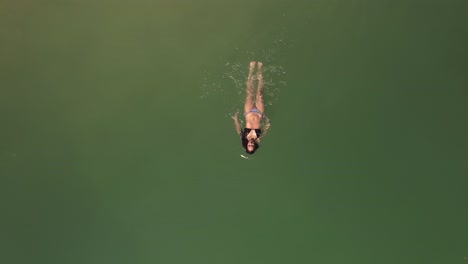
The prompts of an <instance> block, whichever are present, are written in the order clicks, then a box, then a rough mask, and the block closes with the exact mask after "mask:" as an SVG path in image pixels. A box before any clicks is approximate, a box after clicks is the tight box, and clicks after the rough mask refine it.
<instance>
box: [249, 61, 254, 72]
mask: <svg viewBox="0 0 468 264" xmlns="http://www.w3.org/2000/svg"><path fill="white" fill-rule="evenodd" d="M254 68H255V61H251V62H250V66H249V71H250V72H253V70H254Z"/></svg>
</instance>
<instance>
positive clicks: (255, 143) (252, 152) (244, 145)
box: [242, 137, 260, 155]
mask: <svg viewBox="0 0 468 264" xmlns="http://www.w3.org/2000/svg"><path fill="white" fill-rule="evenodd" d="M247 143H249V140H248V139H246V138H245V137H242V147H244V149H245V152H246V153H247V154H250V155H252V154H254V153H255V151H257V149H258V148H259V147H260V145H258V143H257V141H254V148H253V150H252V151H249V150H248V149H247Z"/></svg>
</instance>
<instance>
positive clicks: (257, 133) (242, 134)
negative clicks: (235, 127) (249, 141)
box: [241, 128, 262, 138]
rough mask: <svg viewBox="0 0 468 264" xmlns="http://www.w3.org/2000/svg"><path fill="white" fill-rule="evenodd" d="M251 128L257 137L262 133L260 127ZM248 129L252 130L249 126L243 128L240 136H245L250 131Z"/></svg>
mask: <svg viewBox="0 0 468 264" xmlns="http://www.w3.org/2000/svg"><path fill="white" fill-rule="evenodd" d="M253 130H255V134H256V135H257V138H260V136H261V135H262V130H261V129H253ZM250 131H252V129H251V128H244V131H242V133H241V136H242V137H243V138H247V135H248V134H249V133H250Z"/></svg>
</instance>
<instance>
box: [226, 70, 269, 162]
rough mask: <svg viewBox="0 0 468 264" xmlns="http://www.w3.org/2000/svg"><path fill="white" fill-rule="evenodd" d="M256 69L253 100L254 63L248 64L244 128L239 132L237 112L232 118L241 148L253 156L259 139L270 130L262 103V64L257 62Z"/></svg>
mask: <svg viewBox="0 0 468 264" xmlns="http://www.w3.org/2000/svg"><path fill="white" fill-rule="evenodd" d="M257 65H258V69H257V80H258V87H257V93H256V95H255V100H254V83H253V81H254V80H253V72H254V69H255V61H251V62H250V67H249V76H248V77H247V96H246V98H245V105H244V116H245V128H244V130H241V127H240V125H239V120H238V119H237V115H238V112H237V113H235V114H234V116H232V118H233V119H234V123H235V125H236V131H237V134H238V135H239V136H240V138H241V140H242V146H243V147H244V149H245V151H246V152H247V153H249V154H254V153H255V151H256V150H257V149H258V148H259V147H260V145H259V143H260V139H261V138H263V136H265V134H266V133H267V131H268V129H269V128H270V119H269V118H268V117H267V116H265V104H264V103H263V85H264V83H263V75H262V68H263V63H261V62H258V63H257ZM264 118H265V120H266V122H265V126H264V131H263V133H262V130H261V127H262V125H261V123H262V120H263V119H264Z"/></svg>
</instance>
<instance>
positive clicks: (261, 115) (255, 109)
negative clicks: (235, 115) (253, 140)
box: [244, 107, 264, 118]
mask: <svg viewBox="0 0 468 264" xmlns="http://www.w3.org/2000/svg"><path fill="white" fill-rule="evenodd" d="M250 113H255V114H257V115H259V116H260V117H261V118H263V116H264V115H263V114H262V112H260V110H258V108H257V107H254V108H252V109H251V110H250V111H249V112H247V113H244V116H247V115H248V114H250Z"/></svg>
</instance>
